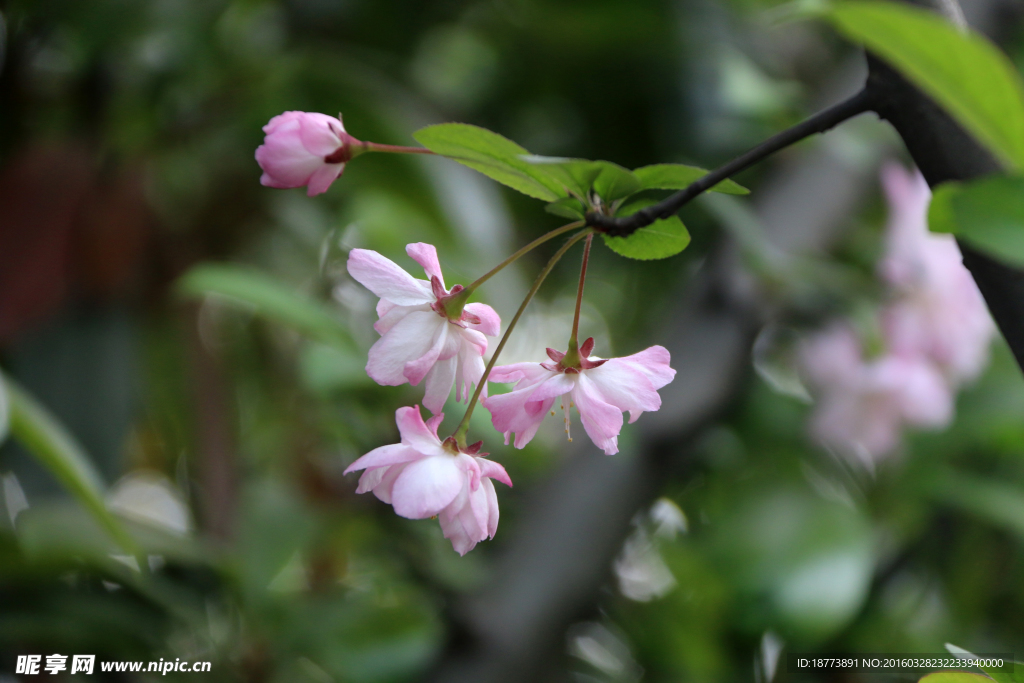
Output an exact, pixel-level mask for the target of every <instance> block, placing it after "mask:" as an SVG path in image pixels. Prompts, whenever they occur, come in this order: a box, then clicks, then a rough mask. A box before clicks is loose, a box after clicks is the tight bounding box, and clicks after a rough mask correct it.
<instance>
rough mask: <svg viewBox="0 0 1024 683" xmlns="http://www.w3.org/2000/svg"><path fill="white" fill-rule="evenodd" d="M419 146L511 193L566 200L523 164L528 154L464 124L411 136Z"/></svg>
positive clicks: (505, 140)
mask: <svg viewBox="0 0 1024 683" xmlns="http://www.w3.org/2000/svg"><path fill="white" fill-rule="evenodd" d="M413 138H415V139H416V141H417V142H419V143H420V144H421V145H423V146H424V147H426V148H427V149H429V150H430V151H432V152H434V153H435V154H440V155H441V156H445V157H448V158H450V159H453V160H455V161H457V162H459V163H460V164H463V165H465V166H469V167H470V168H472V169H473V170H475V171H479V172H480V173H483V174H484V175H485V176H487V177H488V178H491V179H492V180H496V181H498V182H499V183H501V184H503V185H507V186H508V187H511V188H512V189H513V190H517V191H519V192H522V193H523V194H525V195H529V196H530V197H534V198H536V199H542V200H544V201H547V202H553V201H555V200H556V199H558V198H560V197H563V196H565V194H566V193H565V192H564V191H561V186H560V185H559V184H557V183H555V182H553V181H552V180H550V178H548V176H547V175H546V174H544V173H542V172H535V169H533V168H532V167H531V164H530V163H529V162H527V161H525V160H524V157H526V156H528V155H529V152H528V151H526V150H525V149H523V148H522V147H520V146H519V145H517V144H516V143H514V142H512V141H511V140H509V139H508V138H506V137H503V136H501V135H498V134H497V133H495V132H492V131H489V130H487V129H486V128H480V127H479V126H471V125H469V124H466V123H439V124H437V125H434V126H427V127H426V128H421V129H420V130H418V131H416V132H415V133H413Z"/></svg>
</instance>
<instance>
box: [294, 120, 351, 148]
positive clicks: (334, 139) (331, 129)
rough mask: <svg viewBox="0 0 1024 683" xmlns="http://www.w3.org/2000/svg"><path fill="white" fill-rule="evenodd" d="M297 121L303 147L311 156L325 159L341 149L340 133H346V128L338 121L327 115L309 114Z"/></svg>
mask: <svg viewBox="0 0 1024 683" xmlns="http://www.w3.org/2000/svg"><path fill="white" fill-rule="evenodd" d="M297 120H298V122H299V126H300V128H299V135H300V137H301V139H302V145H303V146H304V147H305V148H306V149H307V150H308V151H309V153H310V154H315V155H316V156H318V157H325V156H328V155H330V154H333V153H334V152H336V151H337V150H338V148H339V147H341V144H342V141H341V138H340V137H338V133H344V132H345V128H344V127H343V126H342V124H341V121H339V120H338V119H336V118H334V117H333V116H328V115H327V114H317V113H311V112H307V113H304V114H303V116H301V117H299V118H298V119H297Z"/></svg>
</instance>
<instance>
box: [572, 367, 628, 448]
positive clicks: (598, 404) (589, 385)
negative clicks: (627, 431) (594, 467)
mask: <svg viewBox="0 0 1024 683" xmlns="http://www.w3.org/2000/svg"><path fill="white" fill-rule="evenodd" d="M572 396H573V399H574V400H575V402H576V408H578V409H579V411H580V420H581V421H582V422H583V428H584V429H585V430H586V432H587V436H589V437H590V440H591V441H593V442H594V444H595V445H596V446H597V447H598V448H600V449H602V450H603V451H604V452H605V455H615V454H616V453H618V452H619V443H618V436H619V432H620V431H621V430H622V413H621V412H620V411H619V409H618V408H616V407H615V406H613V405H610V404H608V403H605V402H604V401H603V400H602V399H601V395H600V393H599V392H598V390H597V387H595V386H594V384H593V382H591V381H590V379H589V378H588V377H587V376H586V375H585V374H581V375H580V377H579V379H578V380H577V381H576V389H575V390H574V391H573V392H572Z"/></svg>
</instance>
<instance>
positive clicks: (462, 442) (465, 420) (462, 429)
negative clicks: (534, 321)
mask: <svg viewBox="0 0 1024 683" xmlns="http://www.w3.org/2000/svg"><path fill="white" fill-rule="evenodd" d="M593 232H594V230H593V229H592V228H586V229H584V230H580V231H579V232H578V233H576V234H575V235H573V236H572V237H570V238H569V240H568V241H567V242H566V243H565V244H563V245H562V246H561V247H560V248H559V250H558V251H556V252H555V254H554V256H552V257H551V259H550V260H549V261H548V262H547V265H545V266H544V269H543V270H542V271H540V274H539V275H537V279H536V280H534V281H533V286H532V287H530V291H529V292H527V293H526V298H524V299H523V303H521V304H519V310H518V311H516V314H515V316H514V317H513V318H512V322H510V323H509V325H508V329H506V330H505V334H504V335H503V336H502V338H501V341H500V342H498V348H496V349H495V350H494V355H493V356H491V361H490V362H489V363H488V364H487V367H486V368H485V369H484V374H483V376H481V377H480V383H479V384H477V385H476V391H474V392H473V397H472V398H471V399H469V405H468V406H466V414H465V415H463V416H462V422H460V423H459V426H458V427H457V428H456V429H455V433H454V434H453V436H454V437H455V441H456V442H457V443H458V444H459V446H460V447H463V448H465V447H466V433H467V432H468V431H469V419H470V418H471V417H472V416H473V409H474V408H475V407H476V404H477V401H478V400H479V399H480V393H481V392H482V391H483V389H484V387H485V386H487V378H488V377H490V375H491V369H492V368H494V363H495V362H496V361H497V360H498V356H500V355H501V351H502V349H504V348H505V343H506V342H507V341H508V338H509V336H510V335H511V334H512V330H514V329H515V327H516V323H518V322H519V318H521V317H522V315H523V311H525V310H526V307H527V306H528V305H529V304H530V301H531V300H532V299H533V296H534V295H535V294H536V293H537V290H539V289H540V286H541V284H543V282H544V279H545V278H546V277H547V276H548V273H550V272H551V269H552V268H554V267H555V264H556V263H558V261H559V260H560V259H561V258H562V256H564V255H565V252H567V251H569V249H570V248H571V247H572V245H574V244H576V243H577V242H579V241H580V240H581V239H583V238H584V237H586V236H588V235H591V234H593Z"/></svg>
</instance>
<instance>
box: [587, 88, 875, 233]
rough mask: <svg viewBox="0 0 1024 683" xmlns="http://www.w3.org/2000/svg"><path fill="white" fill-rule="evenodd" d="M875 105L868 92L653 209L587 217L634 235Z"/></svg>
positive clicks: (769, 142)
mask: <svg viewBox="0 0 1024 683" xmlns="http://www.w3.org/2000/svg"><path fill="white" fill-rule="evenodd" d="M873 105H874V94H873V93H872V92H871V91H870V90H869V89H868V88H864V89H863V90H861V91H860V92H858V93H857V94H856V95H854V96H853V97H850V98H849V99H847V100H844V101H843V102H840V103H839V104H836V105H833V106H831V107H829V108H828V109H826V110H824V111H821V112H819V113H817V114H815V115H814V116H812V117H811V118H809V119H806V120H805V121H802V122H800V123H798V124H797V125H795V126H793V127H792V128H788V129H786V130H784V131H782V132H781V133H778V134H776V135H774V136H772V137H770V138H768V139H767V140H765V141H764V142H762V143H761V144H760V145H758V146H757V147H755V148H754V149H752V150H750V151H749V152H747V153H746V154H742V155H740V156H738V157H736V158H735V159H733V160H732V161H730V162H729V163H727V164H725V165H724V166H720V167H718V168H716V169H715V170H714V171H711V172H710V173H708V174H707V175H705V176H703V177H702V178H700V179H699V180H695V181H694V182H692V183H691V184H690V185H689V186H687V187H686V188H684V189H682V190H680V191H679V192H676V193H675V194H673V195H671V196H669V197H666V198H665V199H663V200H662V201H660V202H658V203H657V204H654V205H653V206H649V207H647V208H645V209H641V210H640V211H637V212H636V213H634V214H632V215H629V216H621V217H618V218H615V217H612V216H606V215H604V214H600V213H595V212H590V213H588V214H587V225H592V226H594V227H595V228H598V229H599V230H601V231H602V232H605V233H607V234H609V235H613V236H616V237H625V236H626V235H630V234H632V233H633V232H635V231H637V230H639V229H640V228H643V227H645V226H648V225H650V224H651V223H653V222H654V221H656V220H660V219H662V218H668V217H669V216H671V215H673V214H675V213H676V212H677V211H679V209H681V208H683V207H684V206H685V205H686V204H688V203H689V202H690V201H692V200H693V199H695V198H696V197H698V196H700V195H701V194H703V193H704V192H707V191H708V190H710V189H711V188H712V187H714V186H715V185H717V184H718V183H720V182H722V181H723V180H726V179H728V178H730V177H732V176H734V175H736V174H737V173H739V172H740V171H744V170H746V169H747V168H750V167H751V166H753V165H754V164H756V163H757V162H759V161H761V160H762V159H765V158H766V157H769V156H771V155H772V154H775V153H776V152H778V151H779V150H781V149H785V148H786V147H789V146H790V145H793V144H795V143H797V142H800V141H801V140H803V139H805V138H808V137H810V136H812V135H815V134H817V133H824V132H825V131H827V130H829V129H831V128H834V127H835V126H837V125H839V124H840V123H842V122H843V121H846V120H848V119H851V118H853V117H854V116H857V115H858V114H863V113H864V112H866V111H870V110H871V109H872V108H873Z"/></svg>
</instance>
